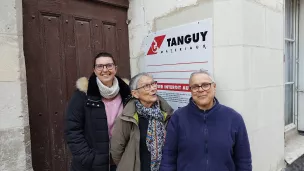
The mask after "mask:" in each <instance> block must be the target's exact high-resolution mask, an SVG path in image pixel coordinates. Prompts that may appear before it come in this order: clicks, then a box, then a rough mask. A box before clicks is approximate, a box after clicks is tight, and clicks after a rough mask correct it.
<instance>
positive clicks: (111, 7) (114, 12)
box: [23, 0, 130, 171]
mask: <svg viewBox="0 0 304 171" xmlns="http://www.w3.org/2000/svg"><path fill="white" fill-rule="evenodd" d="M124 3H127V1H124V0H116V1H111V2H108V1H103V0H100V1H97V0H96V1H83V0H39V1H37V0H23V22H24V24H23V27H24V28H23V29H24V55H25V60H26V61H25V62H26V70H27V87H28V104H29V117H30V128H31V146H32V162H33V168H34V170H39V171H58V170H60V171H67V170H69V161H70V157H69V156H70V152H69V150H68V148H67V147H66V143H65V142H64V136H63V134H64V132H63V131H64V115H65V108H66V105H67V102H68V100H69V99H70V97H71V94H72V93H73V92H74V90H75V82H76V80H77V79H78V78H79V77H82V76H86V77H89V76H90V74H91V73H92V70H93V59H94V56H95V55H96V54H97V53H99V52H101V51H103V50H107V51H109V52H110V53H113V55H114V58H115V59H116V61H117V64H118V66H119V70H118V75H119V76H121V77H126V78H130V64H129V46H128V30H127V29H128V28H127V24H126V20H127V8H126V7H124V5H123V4H124ZM118 38H119V39H118Z"/></svg>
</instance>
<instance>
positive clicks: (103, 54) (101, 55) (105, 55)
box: [93, 52, 116, 68]
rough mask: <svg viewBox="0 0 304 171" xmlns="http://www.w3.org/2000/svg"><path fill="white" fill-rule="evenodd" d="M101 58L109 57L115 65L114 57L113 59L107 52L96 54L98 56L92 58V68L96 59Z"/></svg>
mask: <svg viewBox="0 0 304 171" xmlns="http://www.w3.org/2000/svg"><path fill="white" fill-rule="evenodd" d="M102 57H109V58H112V60H113V63H114V65H116V62H115V59H114V57H113V55H112V54H111V53H109V52H100V53H98V54H97V55H96V56H95V58H94V61H93V68H94V67H95V64H96V59H98V58H102Z"/></svg>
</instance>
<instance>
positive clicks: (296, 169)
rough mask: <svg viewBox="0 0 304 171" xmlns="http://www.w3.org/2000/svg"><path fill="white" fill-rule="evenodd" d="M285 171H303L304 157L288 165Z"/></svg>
mask: <svg viewBox="0 0 304 171" xmlns="http://www.w3.org/2000/svg"><path fill="white" fill-rule="evenodd" d="M285 171H304V155H303V156H302V157H300V158H298V159H297V160H296V161H294V162H293V163H292V164H291V165H288V166H287V168H286V169H285Z"/></svg>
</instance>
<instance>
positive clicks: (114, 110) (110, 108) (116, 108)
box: [102, 94, 123, 138]
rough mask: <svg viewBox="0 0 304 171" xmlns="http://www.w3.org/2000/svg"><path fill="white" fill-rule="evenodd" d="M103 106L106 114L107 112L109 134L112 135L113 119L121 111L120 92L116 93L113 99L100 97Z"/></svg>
mask: <svg viewBox="0 0 304 171" xmlns="http://www.w3.org/2000/svg"><path fill="white" fill-rule="evenodd" d="M102 101H103V103H104V105H105V108H106V114H107V120H108V130H109V136H110V138H111V137H112V129H113V125H114V121H115V119H116V117H117V116H118V115H119V114H120V113H121V112H122V109H123V104H122V99H121V96H120V94H118V95H117V96H116V97H115V98H114V99H110V100H109V99H105V98H103V99H102Z"/></svg>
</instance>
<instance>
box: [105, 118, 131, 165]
mask: <svg viewBox="0 0 304 171" xmlns="http://www.w3.org/2000/svg"><path fill="white" fill-rule="evenodd" d="M131 127H132V125H131V123H129V122H126V121H123V120H122V119H120V117H117V118H116V120H115V123H114V127H113V133H112V138H111V147H110V152H111V155H112V159H113V161H114V163H115V164H116V165H118V163H119V162H120V160H121V158H122V155H123V153H124V151H125V148H126V146H127V144H128V142H129V139H130V132H131Z"/></svg>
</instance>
